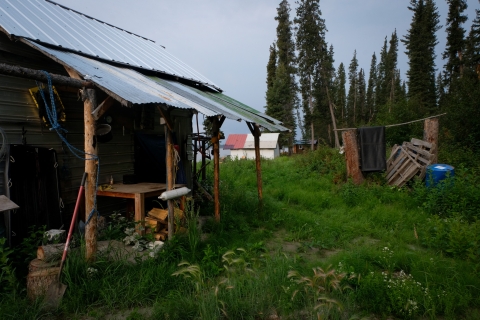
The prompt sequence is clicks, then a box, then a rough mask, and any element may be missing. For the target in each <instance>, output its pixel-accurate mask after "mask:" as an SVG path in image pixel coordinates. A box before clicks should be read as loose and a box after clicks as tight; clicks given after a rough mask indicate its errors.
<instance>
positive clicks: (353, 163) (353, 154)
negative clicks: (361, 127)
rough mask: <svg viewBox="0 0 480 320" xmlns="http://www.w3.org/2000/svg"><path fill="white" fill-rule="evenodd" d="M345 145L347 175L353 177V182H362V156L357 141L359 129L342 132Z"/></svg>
mask: <svg viewBox="0 0 480 320" xmlns="http://www.w3.org/2000/svg"><path fill="white" fill-rule="evenodd" d="M342 138H343V145H344V146H345V160H346V162H347V176H348V177H351V178H352V179H353V183H355V184H357V185H358V184H361V183H362V182H363V180H364V177H363V173H362V171H361V170H360V157H359V152H358V143H357V130H356V129H353V130H348V131H344V132H343V133H342Z"/></svg>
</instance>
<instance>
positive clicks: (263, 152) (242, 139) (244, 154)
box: [223, 133, 280, 159]
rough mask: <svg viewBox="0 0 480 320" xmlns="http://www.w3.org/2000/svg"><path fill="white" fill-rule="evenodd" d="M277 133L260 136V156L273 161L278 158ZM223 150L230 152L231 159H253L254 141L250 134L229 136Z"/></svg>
mask: <svg viewBox="0 0 480 320" xmlns="http://www.w3.org/2000/svg"><path fill="white" fill-rule="evenodd" d="M278 136H279V133H262V135H261V136H260V156H261V157H262V158H265V159H275V158H277V157H279V156H280V147H279V146H278ZM223 150H230V156H231V158H232V159H235V158H237V159H255V141H254V140H253V135H251V134H231V135H229V136H228V138H227V141H226V142H225V145H224V146H223Z"/></svg>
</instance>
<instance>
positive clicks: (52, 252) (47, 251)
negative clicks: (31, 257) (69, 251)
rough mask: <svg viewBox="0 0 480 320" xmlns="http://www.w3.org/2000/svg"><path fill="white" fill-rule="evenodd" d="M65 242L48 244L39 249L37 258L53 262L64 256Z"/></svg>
mask: <svg viewBox="0 0 480 320" xmlns="http://www.w3.org/2000/svg"><path fill="white" fill-rule="evenodd" d="M64 248H65V243H57V244H48V245H45V246H40V247H38V249H37V259H39V260H42V261H46V262H52V261H57V260H60V259H61V258H62V253H63V249H64Z"/></svg>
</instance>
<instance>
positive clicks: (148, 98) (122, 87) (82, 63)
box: [30, 41, 236, 120]
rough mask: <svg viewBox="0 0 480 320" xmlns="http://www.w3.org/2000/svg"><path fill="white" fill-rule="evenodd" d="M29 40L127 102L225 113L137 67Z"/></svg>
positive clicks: (208, 113) (216, 113) (208, 112)
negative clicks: (122, 66)
mask: <svg viewBox="0 0 480 320" xmlns="http://www.w3.org/2000/svg"><path fill="white" fill-rule="evenodd" d="M30 44H31V45H32V46H34V47H36V48H38V49H39V50H40V51H42V52H44V53H46V54H47V55H49V56H50V57H52V58H54V59H55V60H57V61H58V62H60V63H62V64H64V65H67V66H69V67H71V68H73V69H74V70H75V71H77V72H78V73H79V74H81V75H82V76H83V77H84V78H85V79H90V81H92V82H94V83H95V84H96V85H97V86H98V87H100V88H101V89H103V90H104V91H106V92H107V93H109V94H110V95H112V96H113V97H115V98H116V99H117V100H119V101H120V102H121V103H122V104H123V105H125V106H130V105H132V104H148V103H158V104H162V103H164V104H167V105H169V106H173V107H176V108H181V109H195V110H197V111H198V112H201V113H202V114H204V115H206V116H215V115H219V114H222V113H221V112H217V111H214V110H210V109H208V108H205V107H203V106H202V105H199V104H197V103H196V102H195V101H192V100H189V99H187V98H184V97H182V96H181V95H179V94H177V93H175V92H173V91H171V90H169V89H167V88H165V87H163V86H161V85H159V84H158V83H157V82H155V81H153V80H151V79H149V78H148V77H146V76H144V75H142V74H141V73H139V72H137V71H135V70H132V69H128V68H120V67H115V66H112V65H109V64H106V63H103V62H100V61H97V60H93V59H90V58H86V57H83V56H80V55H78V54H75V53H71V52H65V51H59V50H54V49H50V48H47V47H44V46H42V45H39V44H37V43H34V42H32V41H30ZM235 120H236V119H235Z"/></svg>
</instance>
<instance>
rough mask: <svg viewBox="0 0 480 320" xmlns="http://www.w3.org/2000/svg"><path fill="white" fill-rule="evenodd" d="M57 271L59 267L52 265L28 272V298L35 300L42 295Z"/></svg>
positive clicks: (56, 274)
mask: <svg viewBox="0 0 480 320" xmlns="http://www.w3.org/2000/svg"><path fill="white" fill-rule="evenodd" d="M59 272H60V268H59V267H53V268H47V269H42V270H38V271H34V272H31V273H29V274H28V276H27V297H28V299H30V300H31V301H35V300H36V299H38V298H41V297H43V296H44V295H45V293H46V292H47V289H48V287H49V286H50V285H51V284H52V282H53V281H54V280H55V278H56V277H57V276H58V273H59Z"/></svg>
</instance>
